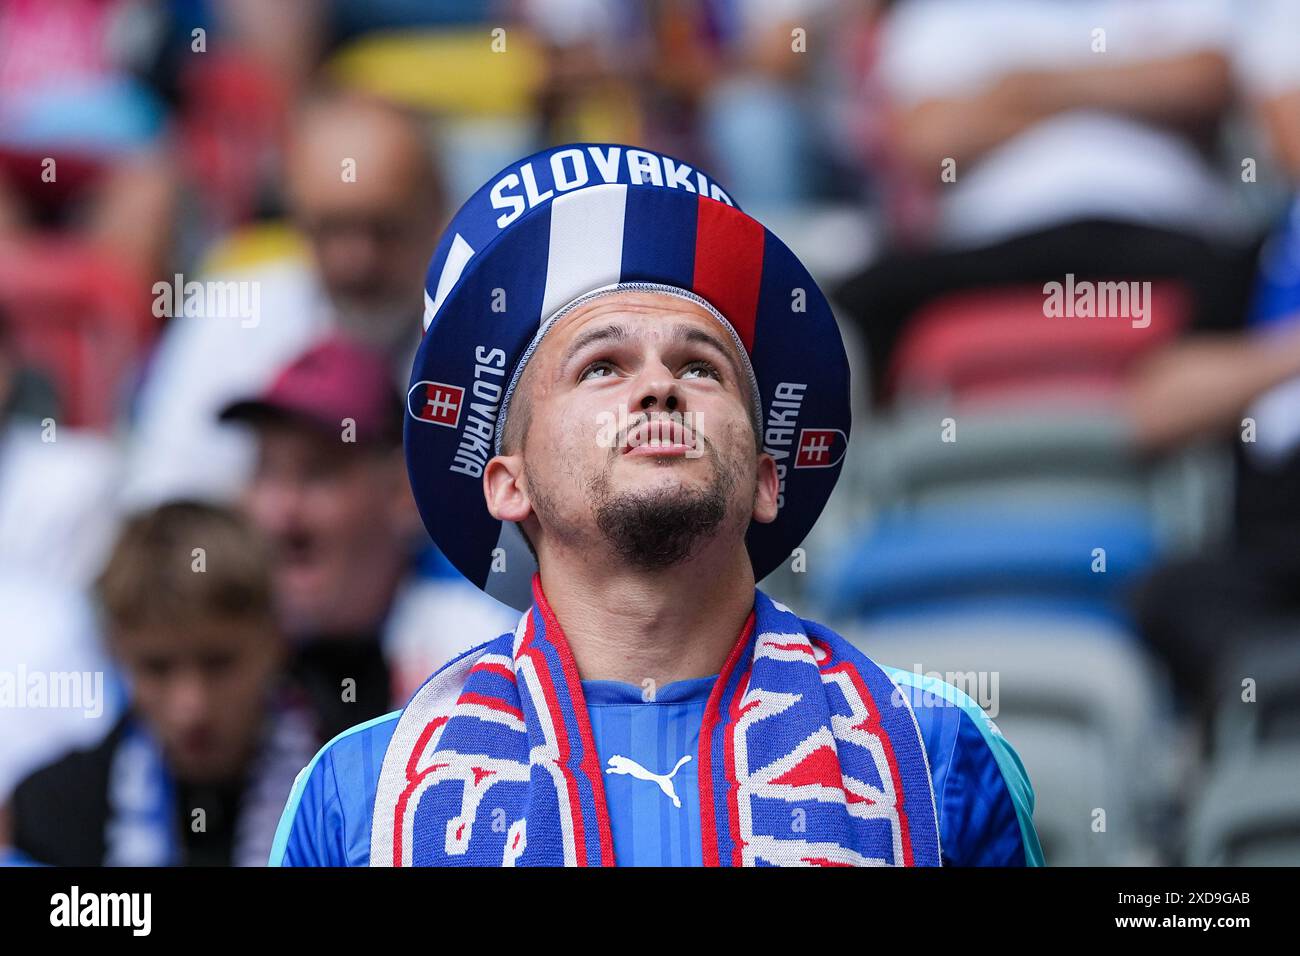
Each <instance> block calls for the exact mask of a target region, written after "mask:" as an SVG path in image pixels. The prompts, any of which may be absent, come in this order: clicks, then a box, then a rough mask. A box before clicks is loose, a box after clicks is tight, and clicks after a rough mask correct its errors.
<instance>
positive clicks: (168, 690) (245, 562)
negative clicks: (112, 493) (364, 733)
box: [12, 502, 315, 866]
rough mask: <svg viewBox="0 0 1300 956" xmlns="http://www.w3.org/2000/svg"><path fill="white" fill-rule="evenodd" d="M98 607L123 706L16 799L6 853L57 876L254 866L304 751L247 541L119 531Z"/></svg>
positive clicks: (218, 522)
mask: <svg viewBox="0 0 1300 956" xmlns="http://www.w3.org/2000/svg"><path fill="white" fill-rule="evenodd" d="M96 596H97V597H98V599H99V601H100V604H101V606H102V608H103V611H104V619H105V637H106V643H107V647H108V650H109V651H110V653H111V654H112V656H113V658H114V660H115V661H116V663H117V664H118V665H119V666H120V667H121V669H122V672H123V674H124V676H125V677H126V678H127V682H128V684H129V687H130V699H129V701H128V703H127V708H126V711H125V713H124V714H123V715H122V717H121V718H120V719H119V720H118V721H117V722H116V723H115V725H114V726H113V729H112V730H111V731H110V732H109V733H108V734H107V736H106V737H104V739H103V740H102V741H101V742H100V743H99V744H97V745H96V746H94V747H93V748H91V749H89V750H80V751H76V752H74V753H71V754H68V755H67V756H65V757H63V758H62V759H61V760H58V761H57V762H55V763H53V764H51V765H49V766H47V767H45V768H43V769H41V770H38V771H37V772H36V773H34V774H32V775H31V776H29V777H28V778H27V779H26V780H25V781H23V782H22V783H21V784H19V785H18V787H17V789H16V790H15V791H14V796H13V804H12V826H13V845H14V847H15V848H16V849H17V850H18V851H20V852H21V853H22V854H24V855H25V856H26V857H27V858H30V859H32V860H35V861H37V862H40V863H49V864H54V865H58V866H100V865H109V866H167V865H177V864H185V865H208V866H228V865H232V864H233V865H236V866H258V865H261V863H262V862H263V861H264V860H265V858H266V853H267V851H268V848H269V847H270V846H271V838H272V836H273V834H274V830H275V820H276V813H277V811H278V809H279V801H280V799H281V797H280V795H281V794H282V793H283V790H284V787H286V786H288V784H289V782H290V781H291V780H292V779H293V774H294V773H295V772H296V770H297V768H298V766H299V765H300V763H301V761H302V760H304V759H306V758H307V755H309V754H310V753H311V751H312V749H313V747H314V746H315V738H314V737H313V735H312V733H311V726H310V721H309V718H308V716H307V713H306V711H305V709H304V708H303V707H302V706H301V705H300V704H299V703H297V701H296V695H293V694H291V693H290V692H288V690H287V688H285V687H283V686H282V684H281V682H280V677H279V674H280V671H279V665H280V662H281V660H282V655H283V648H284V644H283V637H282V635H281V632H280V631H279V629H278V628H277V626H276V623H275V618H274V615H273V612H272V606H271V591H270V580H269V566H268V563H267V559H266V555H265V553H264V550H263V548H262V546H261V544H260V542H259V539H258V537H257V535H255V534H254V533H253V531H252V529H250V528H249V527H247V526H246V525H245V524H244V523H243V522H242V521H240V520H239V519H238V518H237V517H236V516H235V515H233V514H231V513H230V512H228V511H225V510H223V509H219V508H215V507H212V506H210V505H204V504H198V503H192V502H173V503H170V504H167V505H163V506H161V507H159V508H157V509H154V510H153V511H150V512H146V513H144V514H140V515H137V516H135V517H133V518H132V519H130V520H129V521H128V522H127V523H126V525H125V527H124V528H123V530H122V534H121V537H120V538H119V539H118V541H117V544H116V546H115V548H114V550H113V553H112V556H111V557H110V559H109V562H108V565H107V567H106V568H105V570H104V572H103V574H102V575H101V576H100V578H99V581H98V584H97V595H96ZM85 676H86V677H87V678H89V676H90V675H85ZM101 676H102V675H101Z"/></svg>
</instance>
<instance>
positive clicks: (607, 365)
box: [578, 359, 614, 382]
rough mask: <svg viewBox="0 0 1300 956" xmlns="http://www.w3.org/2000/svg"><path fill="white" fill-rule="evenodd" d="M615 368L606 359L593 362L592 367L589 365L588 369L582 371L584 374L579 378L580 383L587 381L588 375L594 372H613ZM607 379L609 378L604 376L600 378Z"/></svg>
mask: <svg viewBox="0 0 1300 956" xmlns="http://www.w3.org/2000/svg"><path fill="white" fill-rule="evenodd" d="M613 367H614V366H613V363H611V362H609V361H607V360H606V359H598V360H597V361H595V362H592V363H591V364H590V365H588V366H587V367H586V368H584V369H583V370H582V374H581V375H579V376H578V381H579V382H582V381H585V380H586V379H587V375H588V373H589V372H594V371H595V370H596V369H602V368H603V369H606V370H607V371H612V370H613ZM606 377H607V376H604V375H602V376H600V378H606Z"/></svg>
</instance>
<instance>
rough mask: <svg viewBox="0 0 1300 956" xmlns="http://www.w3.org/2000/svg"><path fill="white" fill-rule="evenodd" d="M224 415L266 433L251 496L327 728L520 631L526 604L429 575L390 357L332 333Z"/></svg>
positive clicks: (307, 683)
mask: <svg viewBox="0 0 1300 956" xmlns="http://www.w3.org/2000/svg"><path fill="white" fill-rule="evenodd" d="M221 417H222V419H223V420H224V421H228V422H230V421H237V422H244V423H247V424H249V425H251V426H252V427H253V430H254V433H255V435H256V439H257V449H258V455H257V466H256V469H255V472H254V475H253V478H252V481H251V483H250V484H249V486H248V489H247V491H246V493H245V495H244V499H243V503H244V508H245V510H246V512H247V513H248V515H249V517H250V518H251V520H252V521H253V522H254V523H255V524H256V525H257V526H258V527H259V528H260V529H261V530H262V531H263V532H264V533H265V534H266V535H267V536H268V538H269V539H270V541H271V543H272V546H273V548H274V552H273V556H274V557H273V568H274V581H275V599H276V607H277V609H278V613H279V616H280V620H281V622H282V624H283V626H284V627H285V628H286V629H287V630H288V632H289V633H290V635H291V637H292V639H293V647H294V652H293V658H292V662H291V665H290V669H291V671H292V672H293V674H294V675H295V677H296V678H297V679H298V681H299V682H300V683H301V684H302V685H303V686H304V687H305V688H306V689H307V691H308V693H309V695H310V697H311V700H312V703H313V706H314V707H315V709H316V712H317V714H318V717H319V720H320V722H321V728H320V736H321V738H322V740H328V739H329V738H331V737H333V736H334V735H335V734H337V733H340V732H341V731H343V730H345V729H347V728H348V727H350V726H352V725H353V724H357V723H360V722H361V721H364V720H368V719H370V718H371V717H376V716H379V715H380V714H383V713H385V712H387V711H388V710H390V709H391V708H392V707H393V706H394V705H399V706H400V705H401V704H403V703H405V701H406V697H407V695H408V694H409V693H410V692H411V691H413V690H414V689H415V687H416V686H418V684H419V683H421V682H423V680H424V679H425V678H426V677H428V675H429V674H430V673H432V671H433V670H434V669H435V668H436V667H437V665H439V664H441V663H442V662H443V661H444V660H446V659H447V658H449V657H451V656H452V654H453V653H454V652H456V651H459V650H465V649H468V648H469V647H470V646H471V642H472V641H475V640H481V639H482V637H481V635H483V634H489V633H491V634H501V633H504V632H505V631H508V630H511V629H513V627H514V624H515V621H516V617H517V616H516V615H515V614H514V613H513V612H511V611H509V610H508V609H506V608H505V607H504V606H503V605H500V604H498V603H497V602H495V601H494V600H493V599H492V598H489V597H487V596H486V595H485V594H482V592H479V591H478V590H477V589H476V588H473V587H472V586H471V585H470V584H469V583H468V582H467V581H465V580H464V579H463V578H459V577H458V578H457V579H448V580H446V581H441V582H440V581H427V580H421V579H420V578H419V576H418V574H417V567H416V561H417V557H418V555H417V549H418V547H419V546H420V544H421V542H423V541H425V540H426V539H425V538H424V532H423V529H422V527H421V525H420V521H419V516H418V514H417V513H416V510H415V503H414V498H413V497H412V495H411V493H410V487H409V484H408V479H407V476H406V465H405V460H404V458H403V455H402V447H401V427H402V421H403V408H402V404H401V401H400V399H399V397H398V393H397V391H396V390H395V389H394V388H393V385H392V382H391V379H390V377H389V374H388V369H387V367H386V364H385V362H384V360H383V359H382V357H380V356H379V355H377V354H375V353H373V352H372V351H368V350H367V349H366V348H365V347H364V346H361V345H358V344H356V343H354V342H351V341H348V340H346V339H343V338H341V337H333V338H330V339H327V340H325V341H322V342H320V343H319V344H317V345H315V346H313V347H312V348H310V349H309V350H308V351H306V352H305V353H304V354H303V355H302V356H300V357H299V358H298V359H296V360H295V361H294V362H292V363H291V364H290V365H289V366H288V367H287V368H286V369H285V370H284V371H283V372H282V373H281V374H280V375H279V376H278V377H277V378H276V379H275V380H274V382H272V384H271V386H270V387H269V388H268V389H267V390H266V391H265V392H264V393H263V394H262V395H261V396H260V397H258V398H256V399H250V400H244V401H239V402H235V403H233V404H232V405H230V406H228V407H227V408H226V409H225V410H224V411H223V412H222V416H221ZM411 607H414V608H418V613H413V612H412V610H411V609H410V608H411ZM390 668H391V669H392V674H391V676H390ZM348 682H350V683H348ZM349 688H350V689H351V691H352V692H353V693H350V694H349V693H345V690H347V689H349Z"/></svg>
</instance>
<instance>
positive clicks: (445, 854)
mask: <svg viewBox="0 0 1300 956" xmlns="http://www.w3.org/2000/svg"><path fill="white" fill-rule="evenodd" d="M754 593H755V601H754V609H753V611H751V613H750V615H749V618H748V620H747V621H746V622H745V626H744V628H743V629H742V632H741V634H740V637H739V639H738V640H737V642H736V644H735V646H734V647H733V649H732V651H731V653H730V655H729V656H728V658H727V661H726V664H725V665H724V666H723V668H722V670H721V672H720V674H719V677H718V680H717V682H716V683H715V685H714V688H713V693H712V695H711V696H710V699H709V702H708V705H707V707H706V710H705V715H704V721H703V725H702V727H701V730H700V754H699V758H700V770H699V786H700V807H701V817H702V819H701V833H702V840H703V851H704V861H705V864H706V865H710V866H870V865H894V866H938V865H939V863H940V856H939V836H938V820H937V816H936V812H935V802H934V793H933V790H932V788H931V783H930V768H929V765H928V762H927V757H926V753H925V748H924V745H923V743H922V740H921V734H920V730H919V728H918V727H917V723H916V717H915V715H914V714H913V713H912V711H911V708H910V704H909V702H908V701H907V699H906V695H904V694H902V693H900V692H899V691H898V690H897V687H896V685H894V683H893V682H892V681H891V680H890V678H889V677H888V675H887V674H885V673H884V672H883V671H882V670H881V669H880V668H879V667H877V666H876V665H875V664H874V663H873V662H872V661H871V660H870V659H869V658H867V657H866V656H865V655H864V654H862V653H861V652H860V651H858V650H857V649H856V648H854V647H853V646H852V645H851V644H849V643H848V642H847V641H845V640H844V639H843V638H842V637H840V636H839V635H837V634H835V633H834V632H833V631H831V630H830V629H828V628H826V627H823V626H822V625H820V624H817V623H816V622H813V621H806V620H803V619H801V618H799V617H798V616H797V615H795V614H794V613H793V612H791V611H790V610H789V608H786V607H785V606H784V605H781V604H779V603H777V602H775V601H773V600H772V599H771V598H769V597H768V596H767V595H765V594H764V593H763V592H762V591H760V590H758V589H757V588H756V589H755V592H754ZM533 596H534V603H533V606H532V607H531V608H530V609H529V610H528V611H527V612H525V613H524V615H523V617H522V618H521V619H520V622H519V626H518V627H517V628H516V629H515V632H514V633H513V634H503V635H501V636H500V637H498V638H497V639H495V640H493V641H490V642H488V643H487V644H484V645H481V646H480V647H478V648H475V649H474V650H473V651H470V652H468V653H467V654H465V655H463V656H461V657H459V658H457V659H456V660H454V661H452V662H450V663H449V664H447V665H446V666H445V667H443V668H442V669H441V670H440V671H439V672H438V673H436V674H435V675H434V676H433V677H431V678H430V679H429V680H428V681H427V682H426V683H425V684H424V685H423V687H421V688H420V690H419V691H417V692H416V694H415V696H414V697H413V698H412V699H411V702H410V703H409V704H408V705H407V706H406V708H405V710H404V711H403V713H402V716H401V718H400V719H399V721H398V726H397V729H396V731H395V732H394V734H393V737H392V740H391V741H390V743H389V746H388V750H387V752H386V754H385V757H384V764H383V769H382V771H381V775H380V779H379V785H378V788H377V790H376V796H375V809H374V816H373V820H372V827H371V852H370V861H371V865H372V866H611V865H613V864H614V863H615V859H614V842H613V839H612V836H611V833H610V825H609V814H608V812H607V810H606V804H605V790H604V785H603V783H602V768H601V766H600V758H599V756H598V755H597V752H596V746H595V742H594V739H593V735H592V730H591V724H590V721H589V718H588V715H587V708H586V703H585V701H584V699H583V694H582V685H581V682H580V679H579V675H578V670H577V667H576V665H575V663H574V660H573V655H572V653H571V652H570V649H569V646H568V642H567V641H566V639H565V637H564V633H563V631H562V630H561V629H560V626H559V623H558V622H557V621H556V619H555V615H554V613H553V612H552V610H551V608H550V606H549V605H548V604H547V602H546V598H545V596H544V595H543V594H542V590H541V578H540V575H536V574H535V575H534V577H533Z"/></svg>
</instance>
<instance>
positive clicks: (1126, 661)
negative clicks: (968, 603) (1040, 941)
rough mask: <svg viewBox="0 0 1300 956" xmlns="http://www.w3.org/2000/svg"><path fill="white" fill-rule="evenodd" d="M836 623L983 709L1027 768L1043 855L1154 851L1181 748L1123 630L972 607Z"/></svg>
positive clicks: (1160, 683) (1157, 690) (1167, 701)
mask: <svg viewBox="0 0 1300 956" xmlns="http://www.w3.org/2000/svg"><path fill="white" fill-rule="evenodd" d="M843 633H844V635H845V637H847V638H848V639H849V640H851V641H853V643H855V644H856V645H857V646H858V647H860V648H862V650H863V651H865V652H866V653H867V654H868V655H870V656H871V657H872V659H873V660H877V661H879V662H881V663H885V664H892V665H893V666H895V667H900V668H902V669H903V670H908V671H921V672H924V673H927V674H931V675H934V676H938V677H940V678H942V679H944V680H947V681H948V682H949V683H953V684H955V685H956V686H958V687H959V688H961V689H963V690H965V691H966V692H967V693H968V694H969V695H970V696H971V697H972V698H973V699H974V700H975V701H976V702H977V703H979V704H980V705H981V706H984V707H985V709H986V710H987V711H989V713H990V716H991V717H993V719H994V720H995V721H996V723H997V725H998V727H999V729H1000V730H1001V731H1002V733H1003V734H1004V735H1005V736H1006V738H1007V739H1008V740H1009V741H1010V742H1011V744H1012V745H1013V746H1014V747H1015V748H1016V751H1017V753H1019V755H1020V757H1021V760H1022V761H1023V762H1024V764H1025V768H1026V770H1027V772H1028V773H1029V777H1030V781H1031V783H1032V784H1033V786H1034V790H1035V794H1036V804H1035V824H1036V826H1037V827H1039V829H1040V838H1041V839H1042V840H1043V844H1044V853H1045V856H1046V859H1047V862H1048V863H1049V864H1051V865H1104V864H1121V865H1128V864H1135V863H1142V862H1148V863H1149V862H1152V861H1153V859H1152V858H1153V854H1154V853H1155V847H1156V843H1157V841H1156V840H1154V839H1153V832H1154V831H1153V830H1152V822H1153V821H1157V820H1159V819H1161V818H1162V817H1166V816H1167V815H1168V814H1167V809H1168V805H1169V804H1170V803H1171V802H1173V800H1174V793H1175V791H1176V787H1177V783H1178V781H1179V779H1180V778H1181V776H1182V774H1183V773H1184V772H1185V766H1184V760H1185V759H1187V754H1186V753H1185V751H1184V748H1180V747H1179V746H1178V745H1177V744H1178V737H1179V735H1180V733H1181V731H1180V729H1179V727H1178V725H1177V724H1176V723H1175V722H1174V719H1173V705H1172V698H1171V693H1170V687H1169V683H1168V679H1167V676H1166V675H1165V674H1164V672H1163V671H1162V670H1161V669H1160V668H1159V667H1158V666H1157V665H1156V664H1155V663H1154V662H1153V661H1152V659H1151V658H1150V656H1149V655H1148V654H1147V653H1146V652H1145V651H1143V650H1142V648H1141V647H1140V646H1139V645H1138V644H1137V643H1136V642H1133V641H1131V640H1130V639H1129V638H1128V635H1126V634H1125V633H1124V631H1123V629H1122V628H1120V627H1117V626H1116V625H1114V624H1107V623H1106V622H1104V621H1101V620H1098V619H1091V618H1087V617H1081V616H1078V617H1070V616H1066V615H1061V614H1053V613H1043V612H1039V613H1027V612H1019V613H999V614H991V613H986V614H979V613H974V612H969V613H952V614H942V615H941V614H931V615H921V614H918V615H915V616H913V617H910V618H907V619H894V620H890V621H885V622H879V623H874V622H873V623H870V624H866V625H861V626H857V627H849V628H845V629H844V631H843ZM995 680H996V683H995V682H994V681H995ZM1098 809H1101V810H1104V811H1105V816H1104V826H1105V829H1104V831H1100V830H1098V829H1097V827H1099V826H1100V821H1101V818H1100V816H1099V815H1097V814H1096V813H1095V811H1096V810H1098ZM1049 848H1050V849H1049Z"/></svg>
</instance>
